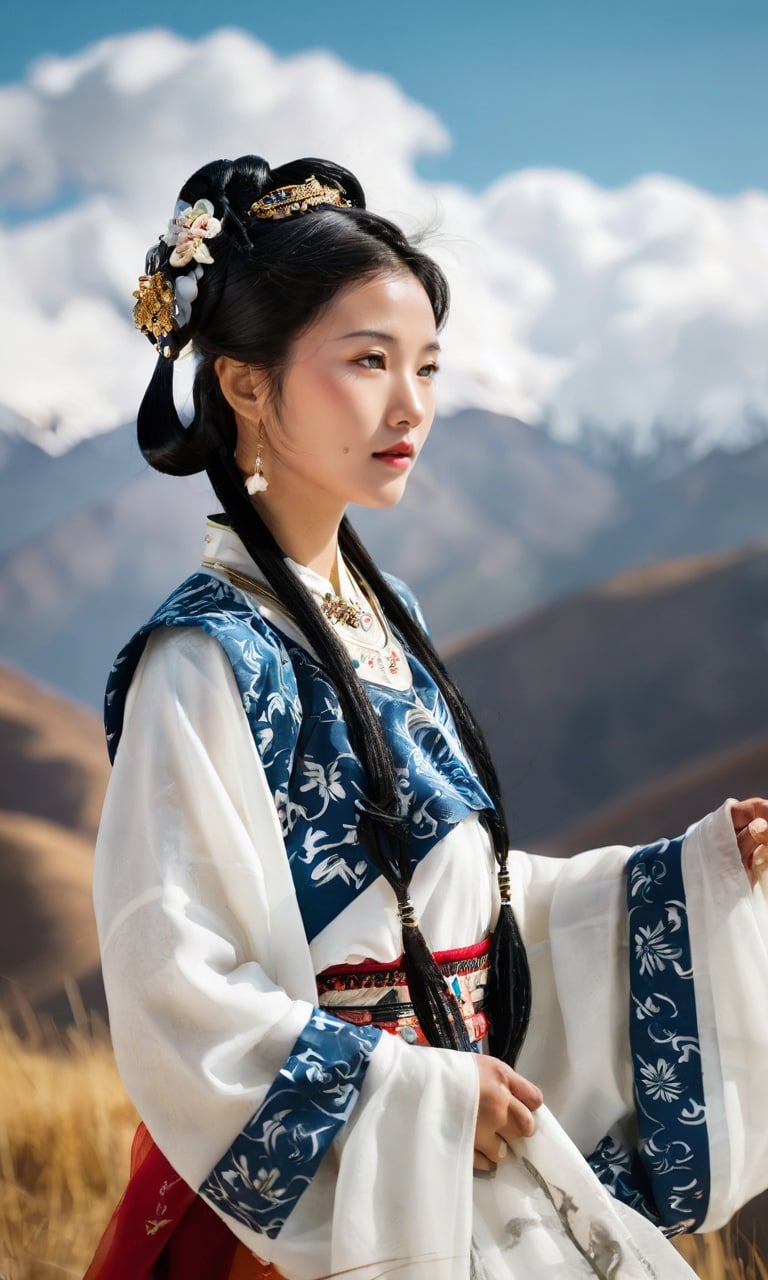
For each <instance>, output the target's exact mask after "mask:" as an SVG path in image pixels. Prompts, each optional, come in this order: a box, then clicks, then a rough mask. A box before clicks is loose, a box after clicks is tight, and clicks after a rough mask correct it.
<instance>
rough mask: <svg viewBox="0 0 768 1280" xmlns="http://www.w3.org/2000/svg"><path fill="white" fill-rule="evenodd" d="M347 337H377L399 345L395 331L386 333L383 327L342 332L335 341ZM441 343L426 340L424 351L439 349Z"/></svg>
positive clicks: (379, 340)
mask: <svg viewBox="0 0 768 1280" xmlns="http://www.w3.org/2000/svg"><path fill="white" fill-rule="evenodd" d="M347 338H375V339H376V341H377V342H389V343H392V344H393V345H394V346H397V342H398V339H397V338H396V337H395V335H394V334H393V333H384V332H383V331H382V330H381V329H354V330H353V331H352V333H342V334H340V335H339V337H338V338H334V339H333V341H334V342H344V341H345V340H346V339H347ZM439 350H440V343H439V342H438V341H437V339H434V340H433V341H432V342H425V343H424V346H423V347H422V351H439Z"/></svg>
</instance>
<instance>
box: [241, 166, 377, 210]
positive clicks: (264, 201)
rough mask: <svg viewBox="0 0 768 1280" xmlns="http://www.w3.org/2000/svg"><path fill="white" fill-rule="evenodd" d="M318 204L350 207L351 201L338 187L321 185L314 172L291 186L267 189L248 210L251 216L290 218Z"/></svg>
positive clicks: (341, 207) (342, 207)
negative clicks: (303, 180)
mask: <svg viewBox="0 0 768 1280" xmlns="http://www.w3.org/2000/svg"><path fill="white" fill-rule="evenodd" d="M319 204H332V205H335V206H336V208H338V209H349V208H351V205H352V201H351V200H347V198H346V196H345V195H344V192H343V191H341V190H340V188H339V187H329V186H323V184H322V183H321V182H318V180H317V178H316V177H315V175H314V174H312V175H311V176H310V177H309V178H307V180H306V182H297V183H296V184H295V185H294V186H292V187H276V188H275V190H274V191H268V192H267V194H266V195H265V196H262V197H261V199H259V200H255V201H254V202H253V204H252V205H251V207H250V209H249V210H248V214H249V216H250V217H251V218H292V217H293V216H294V215H295V214H297V213H305V212H306V210H307V209H314V208H315V207H316V205H319Z"/></svg>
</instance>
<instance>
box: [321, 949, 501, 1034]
mask: <svg viewBox="0 0 768 1280" xmlns="http://www.w3.org/2000/svg"><path fill="white" fill-rule="evenodd" d="M489 951H490V938H484V939H483V941H482V942H478V943H476V944H475V945H474V946H471V947H461V948H459V949H457V950H454V951H437V952H435V962H436V963H437V966H438V968H439V969H440V972H441V973H442V975H443V977H444V978H445V980H446V983H447V984H448V986H449V987H450V989H451V990H452V991H453V994H454V995H455V997H456V999H457V1001H458V1003H459V1007H460V1009H461V1011H462V1013H463V1015H464V1021H465V1023H466V1027H467V1032H468V1034H469V1038H470V1040H471V1041H472V1043H473V1044H475V1043H477V1042H478V1041H479V1040H482V1039H483V1037H484V1036H486V1035H487V1034H488V1019H487V1017H486V1015H485V1013H484V1011H483V1003H484V999H485V988H486V985H487V981H488V968H489V965H488V955H489ZM317 990H318V996H319V1002H320V1005H321V1006H322V1008H324V1009H327V1010H328V1012H329V1013H333V1014H334V1015H335V1016H336V1017H337V1018H342V1019H343V1020H344V1021H345V1022H353V1023H355V1024H357V1025H366V1026H374V1027H380V1028H381V1030H382V1031H388V1032H389V1033H390V1034H391V1035H401V1036H402V1037H403V1039H404V1040H406V1041H407V1042H408V1043H409V1044H427V1043H428V1041H427V1039H426V1036H425V1035H424V1032H423V1031H422V1029H421V1027H420V1025H419V1020H418V1018H417V1017H416V1014H415V1012H414V1009H413V1005H412V1004H411V1002H410V992H409V990H408V982H407V978H406V975H405V970H404V968H403V958H402V956H400V957H399V959H397V960H393V961H391V962H390V963H389V964H381V962H380V961H377V960H364V961H362V963H361V964H342V965H336V966H334V967H333V968H329V969H324V970H323V972H322V973H320V974H318V976H317ZM352 991H354V992H356V993H358V999H357V1001H356V1002H355V1003H354V1004H347V1003H345V1000H344V997H345V994H346V993H349V992H352ZM362 993H365V997H364V999H362V1000H361V998H360V997H361V995H362Z"/></svg>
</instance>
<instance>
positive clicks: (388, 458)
mask: <svg viewBox="0 0 768 1280" xmlns="http://www.w3.org/2000/svg"><path fill="white" fill-rule="evenodd" d="M413 452H414V450H413V445H412V444H393V445H391V446H390V448H389V449H382V450H381V452H380V453H374V455H373V456H374V458H376V460H377V462H383V463H384V464H385V465H386V466H388V467H394V469H395V470H396V471H404V470H405V469H406V467H408V466H409V465H410V463H411V462H412V461H413Z"/></svg>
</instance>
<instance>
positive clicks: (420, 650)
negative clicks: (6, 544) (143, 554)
mask: <svg viewBox="0 0 768 1280" xmlns="http://www.w3.org/2000/svg"><path fill="white" fill-rule="evenodd" d="M135 296H136V298H137V304H136V312H135V315H136V322H137V326H138V327H140V328H142V329H143V330H144V332H146V333H147V334H148V335H149V336H150V338H151V340H152V341H153V342H154V344H155V345H156V347H157V349H158V352H159V356H158V362H157V367H156V370H155V374H154V377H153V379H152V382H151V384H150V387H149V389H148V391H147V394H146V396H145V399H144V402H143V404H142V406H141V410H140V413H139V420H138V429H139V442H140V445H141V448H142V451H143V453H144V455H145V457H147V458H148V460H149V461H150V462H151V463H152V465H154V466H156V467H158V468H159V469H160V470H162V471H166V472H170V473H172V474H189V473H192V472H195V471H200V470H202V469H205V470H206V471H207V473H208V475H209V477H210V479H211V482H212V484H213V487H214V489H215V491H216V494H217V497H218V499H219V502H220V503H221V506H222V508H223V512H222V514H221V515H219V516H218V517H216V518H214V519H212V520H209V522H208V527H207V531H206V534H205V543H204V555H203V563H202V565H201V568H200V571H199V572H198V573H196V574H193V575H192V577H191V578H189V579H188V580H187V581H186V582H185V583H183V584H182V585H181V586H180V587H179V588H178V589H177V590H176V591H175V592H174V593H173V594H172V595H171V597H170V598H169V600H167V601H166V602H165V604H164V605H162V606H161V607H160V609H159V610H158V612H157V613H156V614H155V615H154V617H153V618H152V619H151V620H150V622H149V623H148V624H147V625H146V626H145V627H144V628H142V629H141V631H140V632H139V633H138V634H137V635H136V636H135V637H134V638H133V640H132V641H131V642H130V644H129V645H128V646H126V648H125V649H124V650H123V652H122V653H121V655H120V656H119V658H118V660H117V662H116V664H115V667H114V669H113V672H112V675H111V678H110V684H109V688H108V691H107V700H106V718H107V733H108V740H109V742H110V750H111V753H112V756H113V761H114V769H113V775H112V780H111V785H110V788H109V792H108V796H107V800H106V804H105V809H104V817H103V822H102V827H101V832H100V836H99V843H98V849H97V859H96V878H95V899H96V909H97V918H98V924H99V931H100V939H101V946H102V954H103V966H104V976H105V983H106V988H107V993H108V1000H109V1007H110V1018H111V1025H112V1034H113V1039H114V1044H115V1052H116V1055H117V1060H118V1064H119V1066H120V1070H121V1073H122V1075H123V1078H124V1080H125V1083H126V1086H127V1088H128V1091H129V1093H130V1094H131V1096H132V1097H133V1099H134V1101H135V1103H136V1106H137V1108H138V1110H139V1112H140V1114H141V1116H142V1119H143V1121H144V1123H145V1125H146V1129H145V1128H144V1127H143V1126H142V1128H141V1129H140V1131H139V1134H138V1135H137V1140H136V1143H135V1145H134V1157H133V1167H132V1178H131V1181H130V1184H129V1187H128V1190H127V1192H126V1195H125V1197H124V1200H123V1202H122V1203H121V1205H120V1206H119V1208H118V1210H117V1211H116V1214H115V1217H114V1219H113V1221H112V1223H111V1224H110V1227H109V1229H108V1231H107V1234H106V1236H105V1238H104V1240H103V1241H102V1245H101V1247H100V1250H99V1253H98V1255H97V1258H96V1259H95V1260H94V1263H93V1264H92V1267H91V1269H90V1270H89V1273H88V1276H89V1280H90V1278H92V1277H95V1276H106V1277H113V1276H120V1277H131V1280H139V1278H140V1277H145V1276H147V1277H148V1276H153V1277H155V1276H156V1277H159V1276H169V1277H182V1276H183V1277H184V1280H195V1277H200V1280H203V1278H204V1280H216V1278H217V1277H224V1276H229V1277H254V1276H285V1277H289V1278H290V1280H309V1278H312V1280H316V1278H317V1277H321V1276H327V1275H330V1274H334V1275H344V1276H352V1277H359V1278H361V1280H362V1278H365V1280H373V1277H377V1276H383V1275H387V1276H399V1277H415V1278H419V1280H421V1278H424V1280H438V1278H439V1280H454V1278H456V1280H466V1278H467V1277H468V1276H469V1275H473V1276H486V1277H489V1278H493V1280H496V1278H497V1277H499V1278H500V1277H510V1276H511V1277H526V1278H529V1277H533V1278H536V1277H544V1276H558V1277H563V1276H566V1277H567V1276H605V1277H609V1276H611V1277H613V1276H620V1277H626V1278H627V1280H629V1278H630V1277H635V1276H649V1275H657V1276H662V1275H663V1276H664V1277H665V1278H666V1277H669V1276H675V1275H681V1276H682V1275H690V1274H691V1273H690V1271H689V1269H688V1268H687V1266H686V1265H685V1264H684V1263H683V1262H682V1260H681V1259H680V1258H679V1256H678V1255H677V1254H676V1253H675V1251H674V1250H673V1249H672V1248H671V1246H670V1245H669V1244H668V1243H667V1242H666V1241H665V1239H664V1237H663V1235H662V1234H661V1232H660V1231H659V1230H658V1227H662V1228H664V1229H665V1230H667V1231H670V1232H671V1231H675V1230H680V1229H683V1230H685V1229H692V1228H694V1227H697V1226H701V1225H702V1224H704V1225H706V1226H711V1225H716V1224H717V1223H719V1222H722V1221H724V1220H726V1219H727V1218H728V1217H729V1216H730V1215H731V1213H732V1212H733V1210H734V1208H735V1207H736V1206H737V1205H738V1204H739V1203H741V1201H742V1200H744V1199H746V1198H748V1197H749V1196H750V1195H752V1194H755V1193H756V1192H757V1191H758V1190H760V1189H761V1188H762V1187H763V1186H764V1185H765V1184H766V1183H768V1116H766V1107H767V1105H768V1104H767V1103H766V1100H765V1098H764V1096H763V1094H764V1091H762V1092H761V1090H762V1085H761V1073H762V1072H764V1069H765V1063H766V1053H765V1045H766V1040H767V1039H768V1020H767V1019H766V1014H765V1011H764V1006H765V991H766V987H767V985H768V953H767V949H766V942H767V941H768V923H767V921H766V904H765V901H764V899H763V897H762V894H761V890H760V888H759V884H758V875H759V868H758V863H759V861H760V859H762V858H763V857H764V856H765V854H766V852H768V850H767V849H766V846H765V844H764V841H765V839H766V836H765V833H766V831H767V830H768V823H767V822H766V818H768V804H767V803H766V802H765V801H763V800H750V801H746V802H741V803H736V802H729V804H728V805H726V806H724V807H723V809H721V810H719V811H718V812H717V813H715V814H713V815H710V816H709V817H708V818H705V819H704V820H703V822H701V823H699V824H698V825H697V826H696V827H693V828H691V830H690V832H689V833H688V835H687V837H685V839H680V840H677V841H671V842H668V841H662V842H659V844H658V845H655V846H651V847H650V848H645V849H640V850H635V851H634V852H633V851H631V850H629V849H621V848H611V849H603V850H595V851H592V852H591V853H588V854H584V855H582V856H581V857H580V858H578V859H574V860H572V861H570V862H560V861H551V862H550V860H547V859H540V858H532V857H528V856H527V855H525V854H521V853H513V854H512V855H511V856H510V857H508V843H509V842H508V838H507V831H506V825H505V820H504V815H503V809H502V805H501V799H500V794H499V785H498V780H497V778H496V774H495V772H494V769H493V765H492V763H491V761H490V759H489V757H488V753H487V750H486V747H485V744H484V742H483V739H482V736H481V733H480V731H479V729H478V727H477V725H476V724H475V722H474V721H473V719H472V717H471V714H470V713H469V711H468V710H467V708H466V706H465V704H464V703H463V701H462V699H461V696H460V694H459V693H458V691H457V690H456V689H455V687H454V686H453V684H452V683H451V681H450V679H449V677H448V676H447V674H446V672H445V670H444V668H443V666H442V664H441V662H440V660H439V658H438V657H437V655H436V654H435V651H434V649H433V648H432V646H431V644H430V641H429V639H428V635H427V632H426V630H425V625H424V622H423V619H422V617H421V614H420V612H419V609H418V605H417V604H416V602H415V601H414V599H413V597H412V596H411V595H410V593H409V591H408V589H407V588H406V587H405V586H404V585H403V584H402V583H400V582H398V581H396V580H394V579H391V578H387V577H385V576H384V575H382V574H381V573H380V572H379V570H378V569H377V568H376V566H375V565H374V564H373V563H372V562H371V560H370V558H369V557H368V556H367V554H366V552H365V550H364V549H363V547H362V546H361V544H360V543H359V541H358V540H357V538H356V537H355V535H354V533H353V531H352V529H351V527H350V525H349V524H348V522H347V520H346V516H345V514H344V513H345V508H346V505H347V504H348V503H349V502H357V503H360V504H362V505H365V506H378V507H383V506H389V505H392V504H394V503H396V502H397V501H398V500H399V498H400V497H401V496H402V493H403V490H404V488H405V484H406V482H407V479H408V476H409V474H410V471H411V469H412V467H413V464H414V462H415V461H416V458H417V456H418V454H419V452H420V450H421V448H422V446H423V444H424V441H425V439H426V436H427V434H428V431H429V428H430V425H431V422H432V417H433V414H434V381H435V375H436V372H437V365H438V351H439V343H438V337H437V335H438V331H439V330H440V328H441V326H442V324H443V322H444V320H445V316H446V312H447V300H448V292H447V286H446V283H445V280H444V278H443V276H442V274H441V272H440V270H439V269H438V268H437V266H436V265H435V264H434V263H433V262H432V261H431V260H430V259H429V258H428V257H426V256H425V255H424V254H422V253H421V252H420V251H419V250H418V249H416V248H415V247H413V246H412V245H410V244H409V243H408V242H407V241H406V240H405V239H404V237H403V236H402V234H401V232H400V231H399V230H398V229H397V228H396V227H394V226H393V225H392V224H391V223H389V222H387V221H385V220H383V219H381V218H379V217H376V216H375V215H373V214H371V213H369V212H368V211H367V210H366V209H365V203H364V197H363V193H362V190H361V188H360V186H359V184H358V182H357V180H356V179H355V178H354V177H353V175H352V174H350V173H348V172H347V171H345V170H344V169H341V168H339V167H338V166H335V165H333V164H330V163H328V162H326V161H321V160H301V161H297V162H295V163H293V164H289V165H284V166H282V167H281V168H279V169H277V170H275V171H271V170H270V169H269V167H268V165H267V164H266V162H265V161H264V160H262V159H260V158H259V157H254V156H250V157H248V156H246V157H243V158H241V159H239V160H237V161H234V162H228V161H221V162H217V163H214V164H211V165H207V166H206V167H205V168H203V169H201V170H200V171H199V172H198V173H196V174H195V175H194V176H193V177H192V178H191V179H190V180H189V182H188V183H187V184H186V185H185V187H184V188H183V189H182V192H181V196H180V199H179V203H178V204H177V206H176V210H175V212H174V216H173V218H172V219H171V222H170V223H169V228H168V231H167V232H166V233H165V235H164V236H163V237H162V239H161V241H160V243H159V244H158V245H157V246H155V248H154V249H152V250H151V251H150V254H149V256H148V264H147V275H146V276H144V277H142V278H141V280H140V285H139V290H138V291H137V294H136V295H135ZM188 342H192V344H193V348H194V350H195V352H196V354H197V358H198V366H197V372H196V378H195V390H194V406H195V416H194V421H193V423H192V425H191V427H190V428H189V429H184V428H183V427H182V425H181V423H180V422H179V419H178V417H177V414H176V410H175V408H174V404H173V395H172V374H173V362H174V359H175V357H176V355H177V354H178V352H179V351H180V350H181V348H183V347H184V346H185V345H186V344H187V343H188ZM628 915H629V935H630V939H631V945H630V946H629V947H628V946H627V940H626V938H627V916H628ZM531 992H533V1022H532V1024H531V1029H530V1033H529V1034H528V1035H527V1036H526V1033H527V1032H528V1023H529V1017H530V1013H531ZM750 997H752V1004H751V1005H750ZM630 1001H631V1007H632V1017H631V1019H630V1018H629V1014H628V1010H629V1007H630ZM741 1005H743V1006H744V1008H743V1009H742V1008H741ZM425 1045H427V1046H429V1047H428V1048H424V1046H425ZM472 1050H474V1052H472ZM518 1058H519V1066H520V1069H521V1071H522V1074H519V1073H518V1072H517V1071H516V1070H515V1066H516V1065H517V1064H518ZM633 1071H634V1086H633ZM633 1087H634V1090H635V1091H636V1097H633ZM542 1098H544V1099H546V1104H547V1105H542ZM748 1106H749V1107H750V1108H751V1116H752V1122H751V1127H750V1129H749V1132H747V1126H746V1125H745V1124H744V1123H743V1118H744V1116H745V1114H746V1108H747V1107H748ZM150 1135H151V1137H150ZM585 1157H586V1158H585ZM606 1187H607V1188H608V1189H607V1190H606Z"/></svg>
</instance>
